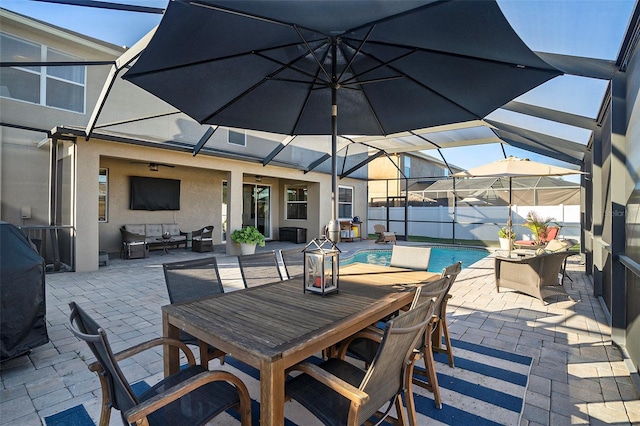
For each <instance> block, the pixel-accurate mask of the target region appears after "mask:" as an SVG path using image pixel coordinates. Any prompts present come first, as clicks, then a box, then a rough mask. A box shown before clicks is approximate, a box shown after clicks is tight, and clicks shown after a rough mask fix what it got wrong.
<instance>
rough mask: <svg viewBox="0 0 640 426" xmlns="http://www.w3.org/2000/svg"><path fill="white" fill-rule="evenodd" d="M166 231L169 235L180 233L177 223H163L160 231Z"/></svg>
mask: <svg viewBox="0 0 640 426" xmlns="http://www.w3.org/2000/svg"><path fill="white" fill-rule="evenodd" d="M165 232H168V233H169V234H171V235H180V226H179V225H178V224H177V223H163V224H162V233H163V234H164V233H165Z"/></svg>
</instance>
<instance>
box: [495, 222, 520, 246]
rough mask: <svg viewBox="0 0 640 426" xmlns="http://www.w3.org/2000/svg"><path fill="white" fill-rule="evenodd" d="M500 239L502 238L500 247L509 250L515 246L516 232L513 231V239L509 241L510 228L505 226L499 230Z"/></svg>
mask: <svg viewBox="0 0 640 426" xmlns="http://www.w3.org/2000/svg"><path fill="white" fill-rule="evenodd" d="M498 239H499V240H500V248H501V249H502V250H509V249H510V248H511V247H513V242H514V241H515V240H516V234H514V233H513V231H511V241H509V228H507V227H506V226H505V227H504V228H500V229H499V230H498Z"/></svg>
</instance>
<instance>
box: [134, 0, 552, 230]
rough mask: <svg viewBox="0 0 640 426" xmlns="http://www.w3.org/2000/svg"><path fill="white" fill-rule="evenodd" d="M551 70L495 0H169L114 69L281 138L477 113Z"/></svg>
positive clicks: (187, 104) (184, 102) (208, 116)
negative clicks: (135, 50)
mask: <svg viewBox="0 0 640 426" xmlns="http://www.w3.org/2000/svg"><path fill="white" fill-rule="evenodd" d="M559 74H561V73H560V72H559V71H558V70H556V69H554V68H553V67H551V66H550V65H548V64H547V63H545V62H544V61H542V60H541V59H540V58H539V57H538V56H536V55H535V54H534V53H533V52H531V51H530V50H529V49H528V48H527V47H526V46H525V44H524V43H523V42H522V41H521V40H520V38H519V37H518V36H517V35H516V33H515V32H514V31H513V29H512V28H511V26H510V25H509V23H508V22H507V20H506V19H505V17H504V15H503V14H502V12H501V11H500V8H499V7H498V5H497V4H496V3H495V1H489V0H486V1H411V0H404V1H383V0H378V1H368V0H334V1H295V0H284V1H279V0H272V1H242V0H240V1H230V0H227V1H215V0H196V1H191V2H188V1H184V0H173V1H170V3H169V5H168V7H167V10H166V12H165V15H164V17H163V19H162V22H161V23H160V26H159V28H158V30H157V31H156V33H155V35H154V37H153V38H152V40H151V41H150V43H149V45H148V47H147V48H146V49H145V51H144V52H143V53H142V55H141V56H140V58H139V59H138V61H137V62H136V63H135V64H134V65H133V67H132V69H131V70H129V71H128V72H127V73H126V74H125V76H124V78H125V79H127V80H129V81H131V82H132V83H134V84H136V85H138V86H140V87H141V88H143V89H145V90H147V91H149V92H151V93H153V94H155V95H156V96H158V97H159V98H161V99H163V100H164V101H166V102H168V103H169V104H171V105H173V106H175V107H176V108H178V109H180V110H181V111H183V112H184V113H186V114H187V115H189V116H191V117H192V118H194V119H195V120H197V121H198V122H200V123H207V124H215V125H222V126H228V127H236V128H244V129H253V130H260V131H267V132H273V133H280V134H286V135H331V136H332V153H333V160H332V171H333V179H332V189H333V191H332V192H333V194H332V198H333V199H332V207H333V208H332V221H331V226H330V229H331V230H333V232H334V234H332V235H336V234H337V232H338V223H337V220H336V219H337V210H338V206H337V200H336V196H337V175H336V174H337V159H336V155H335V153H336V145H337V142H336V141H337V135H389V134H393V133H396V132H401V131H406V130H413V129H418V128H424V127H430V126H435V125H442V124H450V123H456V122H461V121H467V120H475V119H481V118H483V117H485V116H486V115H487V114H489V113H490V112H491V111H493V110H495V109H496V108H498V107H500V106H501V105H503V104H505V103H506V102H508V101H510V100H512V99H513V98H515V97H517V96H519V95H520V94H522V93H524V92H526V91H528V90H530V89H532V88H533V87H536V86H538V85H539V84H541V83H543V82H545V81H547V80H549V79H551V78H553V77H555V76H557V75H559Z"/></svg>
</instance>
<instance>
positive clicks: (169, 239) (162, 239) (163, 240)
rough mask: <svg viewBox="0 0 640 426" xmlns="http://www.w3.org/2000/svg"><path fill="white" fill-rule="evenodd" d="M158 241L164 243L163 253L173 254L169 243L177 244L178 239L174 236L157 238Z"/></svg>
mask: <svg viewBox="0 0 640 426" xmlns="http://www.w3.org/2000/svg"><path fill="white" fill-rule="evenodd" d="M156 241H160V242H161V243H162V254H172V253H169V249H168V245H169V244H175V242H176V240H174V239H173V238H162V237H160V238H156Z"/></svg>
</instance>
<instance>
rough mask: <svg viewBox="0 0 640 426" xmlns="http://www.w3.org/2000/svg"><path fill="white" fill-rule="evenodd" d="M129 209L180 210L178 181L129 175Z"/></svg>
mask: <svg viewBox="0 0 640 426" xmlns="http://www.w3.org/2000/svg"><path fill="white" fill-rule="evenodd" d="M130 182H131V204H130V209H131V210H180V181H179V180H177V179H159V178H150V177H142V176H130Z"/></svg>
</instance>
